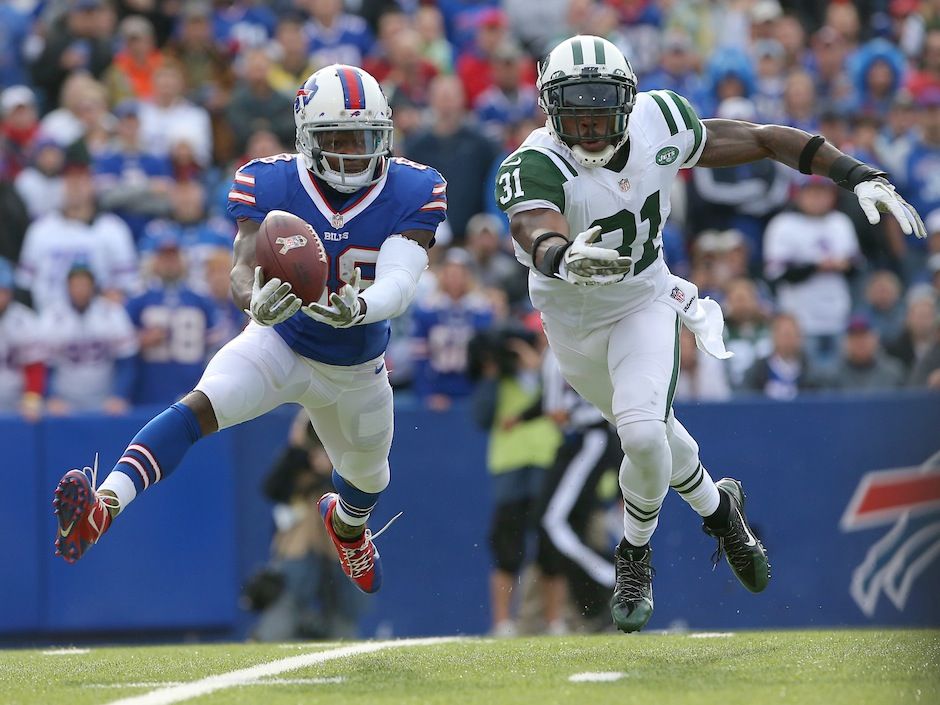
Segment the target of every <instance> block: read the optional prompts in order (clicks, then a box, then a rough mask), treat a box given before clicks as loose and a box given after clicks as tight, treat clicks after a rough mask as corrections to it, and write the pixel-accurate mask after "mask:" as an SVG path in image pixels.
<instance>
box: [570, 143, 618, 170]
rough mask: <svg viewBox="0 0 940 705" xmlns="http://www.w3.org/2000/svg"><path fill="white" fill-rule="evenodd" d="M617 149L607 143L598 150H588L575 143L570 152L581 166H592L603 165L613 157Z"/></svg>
mask: <svg viewBox="0 0 940 705" xmlns="http://www.w3.org/2000/svg"><path fill="white" fill-rule="evenodd" d="M617 149H618V148H617V147H614V146H613V145H610V144H609V145H607V146H606V147H604V149H602V150H601V151H600V152H589V151H587V150H586V149H585V148H584V147H582V146H581V145H580V144H576V145H575V146H574V147H572V148H571V152H572V153H573V154H574V158H575V159H577V160H578V163H579V164H580V165H581V166H586V167H594V166H605V165H606V164H607V162H609V161H610V160H611V159H613V158H614V154H615V153H616V152H617Z"/></svg>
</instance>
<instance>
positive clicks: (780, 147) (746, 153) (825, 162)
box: [697, 119, 843, 176]
mask: <svg viewBox="0 0 940 705" xmlns="http://www.w3.org/2000/svg"><path fill="white" fill-rule="evenodd" d="M702 122H703V124H704V125H705V128H706V129H707V130H708V140H707V141H706V143H705V149H703V150H702V156H701V157H700V158H699V160H698V163H697V166H704V167H722V166H736V165H737V164H746V163H748V162H755V161H757V160H759V159H773V160H774V161H778V162H780V163H781V164H786V165H787V166H789V167H792V168H794V169H798V168H799V163H800V154H801V153H802V152H803V148H804V147H806V144H807V143H808V142H809V140H810V139H811V138H812V135H810V134H809V133H807V132H804V131H803V130H798V129H796V128H795V127H786V126H784V125H755V124H753V123H750V122H742V121H740V120H719V119H714V120H703V121H702ZM842 155H843V153H842V152H841V151H839V150H838V149H836V148H835V147H833V146H832V145H831V144H829V143H828V142H826V143H825V144H823V145H822V146H821V147H820V148H819V149H818V151H817V152H816V154H815V156H814V157H813V160H812V162H811V167H812V171H813V173H814V174H823V175H825V176H828V175H829V170H830V169H831V168H832V164H833V162H835V160H836V159H838V158H839V157H841V156H842Z"/></svg>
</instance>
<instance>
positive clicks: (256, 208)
mask: <svg viewBox="0 0 940 705" xmlns="http://www.w3.org/2000/svg"><path fill="white" fill-rule="evenodd" d="M266 159H269V160H270V159H271V157H266ZM285 188H286V183H285V179H284V172H283V166H282V165H281V163H280V162H264V161H261V160H260V159H255V160H254V161H250V162H248V163H247V164H245V165H244V166H242V167H241V168H239V169H238V170H237V171H236V172H235V178H234V179H233V180H232V186H231V188H229V191H228V212H229V213H231V214H232V216H234V217H235V218H247V219H249V220H256V221H258V222H261V221H262V220H264V217H265V216H266V215H267V214H268V212H269V211H272V210H274V209H275V208H277V206H278V203H277V198H278V195H279V194H280V195H281V196H283V194H284V190H285Z"/></svg>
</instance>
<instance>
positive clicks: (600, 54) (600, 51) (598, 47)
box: [594, 38, 607, 64]
mask: <svg viewBox="0 0 940 705" xmlns="http://www.w3.org/2000/svg"><path fill="white" fill-rule="evenodd" d="M594 63H595V64H606V63H607V57H606V56H605V55H604V42H603V40H601V39H600V38H597V39H595V40H594Z"/></svg>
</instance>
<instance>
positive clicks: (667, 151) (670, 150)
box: [656, 146, 679, 166]
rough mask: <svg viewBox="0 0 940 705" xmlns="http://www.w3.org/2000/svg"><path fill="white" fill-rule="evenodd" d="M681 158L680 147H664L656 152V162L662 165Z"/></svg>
mask: <svg viewBox="0 0 940 705" xmlns="http://www.w3.org/2000/svg"><path fill="white" fill-rule="evenodd" d="M678 158H679V148H678V147H672V146H669V147H663V148H662V149H661V150H659V151H658V152H656V163H657V164H659V165H660V166H668V165H669V164H672V163H673V162H674V161H676V159H678Z"/></svg>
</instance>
